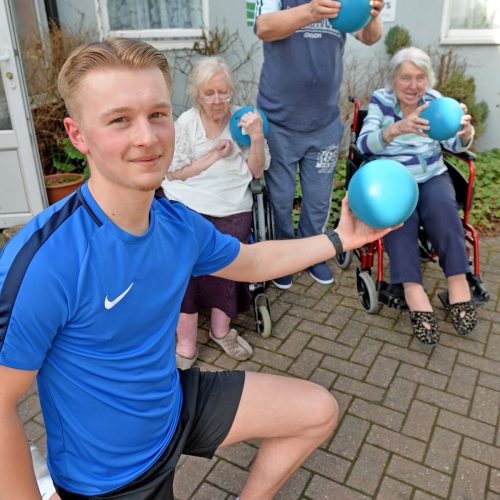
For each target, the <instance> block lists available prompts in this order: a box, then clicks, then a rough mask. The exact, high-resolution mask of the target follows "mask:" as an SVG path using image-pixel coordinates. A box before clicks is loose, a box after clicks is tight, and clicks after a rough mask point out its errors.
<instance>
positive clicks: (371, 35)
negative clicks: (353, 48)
mask: <svg viewBox="0 0 500 500" xmlns="http://www.w3.org/2000/svg"><path fill="white" fill-rule="evenodd" d="M356 38H357V39H358V40H359V41H360V42H362V43H364V44H365V45H373V44H374V43H377V42H378V41H379V40H380V39H381V38H382V20H381V19H380V17H375V18H372V19H371V21H370V22H369V23H368V24H367V25H366V26H365V27H364V28H363V29H362V30H359V31H358V32H357V34H356Z"/></svg>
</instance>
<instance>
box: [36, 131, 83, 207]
mask: <svg viewBox="0 0 500 500" xmlns="http://www.w3.org/2000/svg"><path fill="white" fill-rule="evenodd" d="M52 167H53V170H54V173H52V174H48V175H45V176H44V179H45V188H46V190H47V197H48V199H49V204H51V205H52V204H53V203H55V202H56V201H59V200H61V199H62V198H64V197H65V196H68V195H69V194H70V193H72V192H73V191H75V190H76V189H78V188H79V187H80V186H81V185H82V184H83V183H84V182H85V179H87V178H88V164H87V160H86V158H85V155H83V154H82V153H80V151H78V150H77V149H76V148H75V147H74V146H73V144H72V143H71V141H70V140H69V139H68V138H66V139H64V141H63V147H62V151H60V150H56V151H54V152H53V154H52Z"/></svg>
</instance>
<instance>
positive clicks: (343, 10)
mask: <svg viewBox="0 0 500 500" xmlns="http://www.w3.org/2000/svg"><path fill="white" fill-rule="evenodd" d="M339 1H340V3H341V4H342V6H341V7H340V10H339V15H338V16H337V17H335V18H332V19H329V21H330V24H331V25H332V26H333V27H334V28H335V29H337V30H339V31H341V32H342V33H354V32H355V31H358V30H360V29H362V28H364V27H365V26H366V25H367V24H368V22H369V21H370V17H371V15H370V13H371V10H372V8H371V6H370V0H339Z"/></svg>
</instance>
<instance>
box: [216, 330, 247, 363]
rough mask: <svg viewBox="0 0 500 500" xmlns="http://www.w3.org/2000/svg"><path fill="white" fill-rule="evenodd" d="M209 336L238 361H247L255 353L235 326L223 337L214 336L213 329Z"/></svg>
mask: <svg viewBox="0 0 500 500" xmlns="http://www.w3.org/2000/svg"><path fill="white" fill-rule="evenodd" d="M208 336H209V337H210V339H211V340H213V341H214V342H215V343H216V344H219V345H220V346H221V347H222V349H224V351H225V353H226V354H227V355H228V356H231V357H232V358H234V359H237V360H238V361H245V359H248V358H249V357H250V356H251V355H252V354H253V349H252V347H251V346H250V344H249V343H248V342H247V341H246V340H245V339H244V338H242V337H240V336H239V335H238V332H237V331H236V330H235V329H234V328H231V329H230V330H229V332H228V333H227V334H226V335H225V336H224V337H222V338H221V339H218V338H217V337H214V336H213V334H212V331H211V330H210V331H209V332H208Z"/></svg>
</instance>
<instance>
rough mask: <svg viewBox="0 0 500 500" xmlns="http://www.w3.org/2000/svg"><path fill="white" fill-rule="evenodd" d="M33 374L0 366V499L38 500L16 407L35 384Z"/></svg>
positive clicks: (24, 437) (36, 487) (37, 492)
mask: <svg viewBox="0 0 500 500" xmlns="http://www.w3.org/2000/svg"><path fill="white" fill-rule="evenodd" d="M35 376H36V371H25V370H15V369H13V368H7V367H5V366H0V498H1V499H2V500H10V499H12V500H34V499H37V498H41V497H40V492H39V490H38V486H37V484H36V479H35V473H34V471H33V462H32V460H31V454H30V450H29V446H28V441H27V439H26V435H25V434H24V429H23V424H22V422H21V420H20V418H19V416H18V414H17V411H16V405H17V402H18V401H19V399H20V398H21V397H22V396H23V395H24V394H25V393H26V391H27V390H28V389H29V388H30V387H31V385H32V384H33V382H34V381H35Z"/></svg>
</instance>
